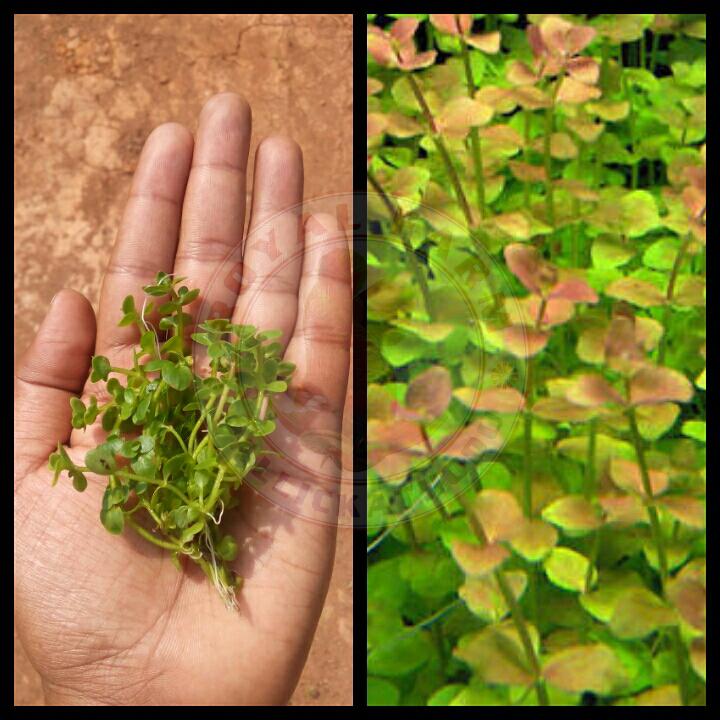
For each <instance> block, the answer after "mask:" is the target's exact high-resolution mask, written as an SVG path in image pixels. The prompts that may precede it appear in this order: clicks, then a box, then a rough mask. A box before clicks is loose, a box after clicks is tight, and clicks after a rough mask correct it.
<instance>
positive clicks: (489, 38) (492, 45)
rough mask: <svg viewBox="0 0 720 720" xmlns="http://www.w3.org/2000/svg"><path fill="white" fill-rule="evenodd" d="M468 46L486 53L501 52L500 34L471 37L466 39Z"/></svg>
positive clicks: (491, 33)
mask: <svg viewBox="0 0 720 720" xmlns="http://www.w3.org/2000/svg"><path fill="white" fill-rule="evenodd" d="M466 41H467V44H468V45H472V46H473V47H474V48H477V49H478V50H482V51H483V52H484V53H489V54H494V53H496V52H499V51H500V33H499V32H497V31H496V32H489V33H482V34H481V35H469V36H468V37H467V38H466Z"/></svg>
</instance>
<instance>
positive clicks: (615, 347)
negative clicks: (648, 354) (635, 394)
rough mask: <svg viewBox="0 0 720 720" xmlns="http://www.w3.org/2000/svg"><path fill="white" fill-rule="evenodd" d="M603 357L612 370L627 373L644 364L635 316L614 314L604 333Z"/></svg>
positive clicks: (643, 354)
mask: <svg viewBox="0 0 720 720" xmlns="http://www.w3.org/2000/svg"><path fill="white" fill-rule="evenodd" d="M605 359H606V360H607V363H608V365H609V366H610V368H612V369H613V370H617V371H618V372H622V373H623V374H627V373H629V372H631V371H633V370H635V369H637V368H638V367H641V366H643V365H644V364H645V353H644V350H643V348H642V346H641V345H640V343H639V342H638V338H637V334H636V330H635V318H634V317H632V316H625V315H616V316H615V317H614V318H613V319H612V321H611V322H610V327H609V328H608V331H607V333H606V334H605Z"/></svg>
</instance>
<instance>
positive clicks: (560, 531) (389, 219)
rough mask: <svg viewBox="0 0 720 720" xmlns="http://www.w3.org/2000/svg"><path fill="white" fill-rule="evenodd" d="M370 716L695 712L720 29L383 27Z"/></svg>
mask: <svg viewBox="0 0 720 720" xmlns="http://www.w3.org/2000/svg"><path fill="white" fill-rule="evenodd" d="M367 92H368V118H367V127H368V138H367V140H368V158H367V160H368V163H367V171H368V192H369V199H368V209H369V227H368V247H369V251H368V283H369V285H368V382H369V387H368V466H369V485H368V637H367V642H368V655H367V666H368V688H367V692H368V701H369V703H370V704H371V705H399V704H403V705H425V704H429V705H586V704H598V705H681V704H683V705H697V704H704V703H705V682H704V681H705V202H706V199H705V103H706V98H705V19H704V16H701V15H628V14H623V15H562V16H558V15H377V16H376V15H369V16H368V78H367Z"/></svg>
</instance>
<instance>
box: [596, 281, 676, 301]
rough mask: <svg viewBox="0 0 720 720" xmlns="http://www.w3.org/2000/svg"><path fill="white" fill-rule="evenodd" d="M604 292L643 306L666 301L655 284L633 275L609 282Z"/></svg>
mask: <svg viewBox="0 0 720 720" xmlns="http://www.w3.org/2000/svg"><path fill="white" fill-rule="evenodd" d="M605 294H606V295H608V296H609V297H614V298H617V299H618V300H625V301H627V302H629V303H632V304H633V305H638V306H639V307H643V308H649V307H657V306H658V305H664V304H665V302H666V299H665V294H664V293H663V291H662V290H660V289H659V288H658V287H657V286H655V285H653V284H652V283H649V282H647V281H646V280H640V279H639V278H634V277H624V278H619V279H618V280H615V281H614V282H611V283H610V284H609V285H608V286H607V287H606V288H605Z"/></svg>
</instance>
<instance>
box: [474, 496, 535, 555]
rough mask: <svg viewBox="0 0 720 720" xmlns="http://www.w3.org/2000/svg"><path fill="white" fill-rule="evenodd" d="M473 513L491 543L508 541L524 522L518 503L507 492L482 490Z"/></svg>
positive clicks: (476, 499)
mask: <svg viewBox="0 0 720 720" xmlns="http://www.w3.org/2000/svg"><path fill="white" fill-rule="evenodd" d="M473 512H474V513H475V517H477V519H478V521H479V522H480V524H481V525H482V528H483V530H484V531H485V535H486V537H487V539H488V542H491V543H494V542H495V541H497V540H508V539H509V538H511V537H512V536H513V534H514V533H515V532H516V531H517V529H518V527H519V526H520V524H522V522H523V521H524V517H523V513H522V510H521V509H520V505H519V504H518V501H517V500H516V499H515V496H514V495H513V494H512V493H509V492H507V491H506V490H481V491H480V492H479V493H478V494H477V496H476V498H475V502H474V504H473Z"/></svg>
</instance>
